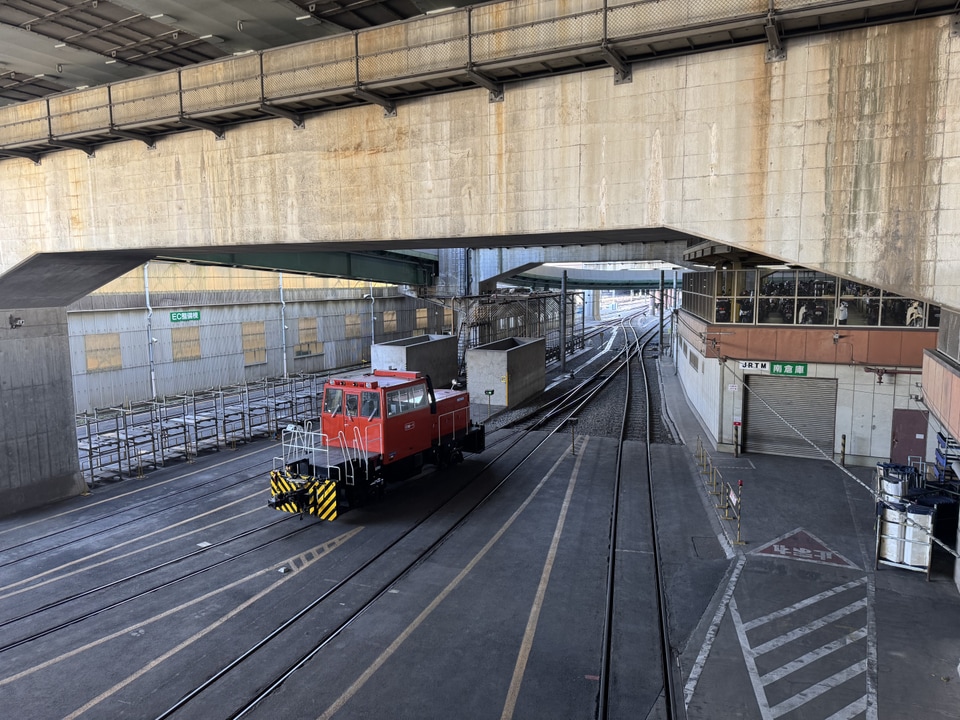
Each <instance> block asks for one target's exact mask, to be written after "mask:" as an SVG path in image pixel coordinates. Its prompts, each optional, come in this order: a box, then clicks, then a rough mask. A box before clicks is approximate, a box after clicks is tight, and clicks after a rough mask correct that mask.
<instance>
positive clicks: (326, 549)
mask: <svg viewBox="0 0 960 720" xmlns="http://www.w3.org/2000/svg"><path fill="white" fill-rule="evenodd" d="M361 530H363V527H362V526H360V527H356V528H354V529H353V530H350V531H349V532H347V533H344V534H343V535H339V536H338V537H335V538H333V539H332V540H328V541H327V542H325V543H323V544H322V545H318V546H317V547H316V548H314V549H313V550H314V551H316V557H315V558H314V561H315V560H319V559H320V558H322V557H323V556H325V555H327V554H329V553H330V552H332V551H333V550H335V549H336V548H337V547H339V546H340V545H342V544H343V543H345V542H346V541H347V540H349V539H350V538H352V537H353V536H354V535H356V534H357V533H358V532H360V531H361ZM302 555H303V554H301V555H295V556H293V557H292V558H290V559H289V560H287V561H286V562H282V563H278V564H276V565H272V566H271V567H269V568H264V569H263V570H258V571H257V572H255V573H251V574H250V575H247V576H246V577H244V578H240V579H239V580H234V581H233V582H232V583H229V584H227V585H224V586H223V587H220V588H217V589H216V590H211V591H210V592H208V593H206V594H204V595H201V596H200V597H197V598H194V599H192V600H188V601H187V602H185V603H182V604H180V605H177V606H176V607H172V608H170V609H168V610H165V611H163V612H162V613H159V614H158V615H154V616H153V617H151V618H148V619H146V620H143V621H141V622H138V623H135V624H133V625H129V626H128V627H125V628H124V629H123V630H117V631H116V632H113V633H111V634H109V635H105V636H104V637H102V638H99V639H97V640H94V641H93V642H89V643H87V644H86V645H82V646H80V647H78V648H75V649H74V650H71V651H69V652H66V653H64V654H62V655H57V656H56V657H55V658H51V659H49V660H46V661H45V662H42V663H40V664H39V665H34V666H33V667H30V668H27V669H26V670H22V671H21V672H18V673H17V674H15V675H10V676H9V677H5V678H3V679H0V687H2V686H3V685H9V684H10V683H12V682H15V681H17V680H20V679H22V678H24V677H27V676H28V675H32V674H33V673H35V672H39V671H40V670H45V669H46V668H48V667H51V666H53V665H55V664H57V663H59V662H61V661H63V660H66V659H68V658H71V657H74V656H76V655H80V654H81V653H84V652H86V651H87V650H90V649H92V648H95V647H98V646H100V645H103V644H104V643H106V642H109V641H110V640H113V639H115V638H118V637H120V636H122V635H126V634H128V633H131V632H134V631H135V630H139V629H141V628H144V627H147V626H148V625H152V624H153V623H155V622H158V621H160V620H163V619H164V618H167V617H169V616H171V615H173V614H175V613H178V612H180V611H181V610H186V609H187V608H189V607H192V606H193V605H197V604H199V603H204V602H206V601H207V600H209V599H210V598H212V597H215V596H217V595H219V594H221V593H224V592H226V591H227V590H231V589H233V588H235V587H237V586H238V585H242V584H243V583H245V582H249V581H250V580H253V579H254V578H257V577H260V576H261V575H263V574H265V573H268V572H272V571H275V570H276V569H277V568H279V567H283V566H284V565H286V566H287V567H290V568H291V569H292V570H293V572H292V573H290V574H288V575H284V576H283V577H282V578H281V579H280V580H277V581H276V582H274V583H273V584H271V585H270V586H269V587H267V588H265V589H264V590H261V591H260V592H259V593H257V594H256V595H254V596H253V597H251V598H249V599H247V600H245V601H244V602H243V603H241V604H240V605H238V606H237V607H235V608H234V609H233V610H231V611H230V612H228V613H226V614H225V615H223V616H222V617H220V618H219V619H218V620H216V621H215V622H214V623H212V624H211V625H208V626H207V627H206V628H204V629H203V630H201V631H199V632H198V633H196V634H194V635H192V636H191V637H190V638H188V639H187V640H185V641H184V642H182V643H180V644H179V645H177V647H175V648H173V649H172V650H171V651H169V652H167V653H165V654H163V655H161V656H160V657H159V658H156V659H155V660H153V661H152V662H150V663H149V664H148V665H146V666H145V667H144V668H142V669H141V670H139V671H137V672H136V673H134V674H133V675H131V676H129V677H128V678H127V679H126V680H124V681H122V682H121V683H118V684H117V685H115V686H114V687H113V688H111V689H110V690H108V691H106V692H104V693H101V694H100V695H99V696H97V698H95V699H94V700H92V701H90V702H89V703H87V704H86V705H84V706H83V707H82V708H80V709H79V710H77V711H75V712H74V713H73V714H71V715H69V716H68V717H71V718H73V717H77V716H78V715H80V714H82V713H84V712H86V711H87V710H89V709H90V708H91V707H93V706H94V705H96V704H98V703H100V702H102V701H103V700H105V699H106V698H107V697H109V695H111V694H113V693H115V692H116V691H117V690H119V689H120V688H122V687H125V686H126V685H128V684H129V683H130V682H133V680H135V679H136V678H137V677H140V676H141V675H142V674H143V673H144V672H146V671H147V670H149V669H152V668H154V667H156V666H157V665H159V664H160V663H161V662H163V661H164V660H166V659H168V658H169V657H171V656H172V655H174V654H175V653H177V652H179V651H180V650H182V649H183V648H185V647H187V646H188V645H189V644H191V643H193V642H196V640H199V639H200V638H201V637H203V636H204V635H206V634H207V633H209V632H210V631H212V630H213V629H215V628H217V627H219V626H220V625H222V624H223V623H224V622H226V621H227V620H229V619H230V618H231V617H233V616H234V615H236V614H237V613H238V612H240V611H242V610H244V609H246V608H247V607H249V606H250V605H252V604H253V603H254V602H256V601H257V600H259V599H261V598H262V597H264V596H265V595H266V594H267V593H270V592H272V591H273V590H276V589H277V588H278V587H280V586H281V585H282V584H283V583H285V582H286V581H287V580H289V579H291V578H292V577H294V576H295V575H297V574H298V572H300V571H301V570H303V569H304V568H305V567H307V566H308V565H309V564H310V563H308V565H301V566H300V567H299V568H295V567H292V565H293V563H294V561H295V560H297V559H299V558H301V557H302ZM312 562H313V561H311V563H312Z"/></svg>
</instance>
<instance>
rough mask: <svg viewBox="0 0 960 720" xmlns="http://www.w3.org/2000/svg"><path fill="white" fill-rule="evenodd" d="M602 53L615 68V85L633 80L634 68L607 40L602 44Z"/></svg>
mask: <svg viewBox="0 0 960 720" xmlns="http://www.w3.org/2000/svg"><path fill="white" fill-rule="evenodd" d="M600 54H601V55H602V56H603V59H604V60H606V61H607V64H608V65H609V66H610V67H612V68H613V69H614V80H613V83H614V85H620V84H622V83H628V82H633V68H632V67H631V65H630V63H628V62H627V61H626V60H624V59H623V58H622V57H620V53H618V52H617V51H616V50H614V49H613V48H612V47H610V43H608V42H607V41H606V40H604V41H603V44H602V45H600Z"/></svg>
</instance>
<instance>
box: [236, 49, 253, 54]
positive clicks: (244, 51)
mask: <svg viewBox="0 0 960 720" xmlns="http://www.w3.org/2000/svg"><path fill="white" fill-rule="evenodd" d="M252 52H253V50H239V51H237V52H235V53H234V55H249V54H250V53H252Z"/></svg>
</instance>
